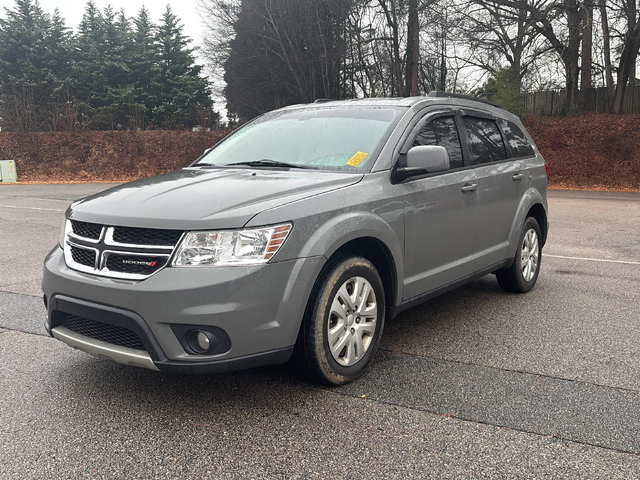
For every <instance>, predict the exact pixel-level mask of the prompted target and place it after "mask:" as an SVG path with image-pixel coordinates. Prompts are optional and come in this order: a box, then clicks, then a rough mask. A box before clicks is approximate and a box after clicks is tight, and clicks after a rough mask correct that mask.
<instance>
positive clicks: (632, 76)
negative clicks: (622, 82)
mask: <svg viewBox="0 0 640 480" xmlns="http://www.w3.org/2000/svg"><path fill="white" fill-rule="evenodd" d="M627 5H628V10H629V13H628V15H627V17H628V18H629V27H628V31H629V32H632V31H633V30H634V29H635V28H636V25H637V24H638V8H637V6H636V0H627ZM637 56H638V54H637V53H636V57H637ZM635 83H636V58H635V57H634V59H633V61H632V63H631V71H630V72H629V84H631V85H633V84H635Z"/></svg>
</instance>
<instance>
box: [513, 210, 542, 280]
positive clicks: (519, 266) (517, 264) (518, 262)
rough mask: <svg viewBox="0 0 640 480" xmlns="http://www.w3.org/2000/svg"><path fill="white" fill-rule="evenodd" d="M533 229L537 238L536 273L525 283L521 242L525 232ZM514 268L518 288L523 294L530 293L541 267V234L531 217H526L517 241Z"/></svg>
mask: <svg viewBox="0 0 640 480" xmlns="http://www.w3.org/2000/svg"><path fill="white" fill-rule="evenodd" d="M530 229H533V230H534V231H535V232H536V235H537V236H538V267H537V268H536V273H535V274H534V275H533V278H532V279H531V280H530V281H528V282H527V281H526V280H525V279H524V275H523V273H522V242H523V241H524V237H525V235H526V234H527V232H528V231H529V230H530ZM514 266H515V268H516V275H517V279H518V283H519V284H520V288H521V290H522V291H524V292H528V291H530V290H531V289H532V288H533V286H534V285H535V284H536V282H537V280H538V275H539V274H540V268H541V267H542V233H541V232H540V225H538V222H537V220H536V219H535V218H533V217H528V218H527V220H526V221H525V222H524V226H523V227H522V233H521V234H520V239H519V240H518V247H517V249H516V258H515V259H514Z"/></svg>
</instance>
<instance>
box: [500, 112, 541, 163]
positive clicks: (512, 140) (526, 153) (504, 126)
mask: <svg viewBox="0 0 640 480" xmlns="http://www.w3.org/2000/svg"><path fill="white" fill-rule="evenodd" d="M498 122H499V123H500V129H501V130H502V133H503V134H504V137H505V138H506V140H507V142H508V143H509V146H510V147H511V150H512V151H513V156H514V157H515V158H519V157H531V156H533V155H535V152H534V151H533V147H532V146H531V144H530V143H529V140H527V137H526V136H525V134H524V132H523V131H522V129H521V128H520V127H519V126H518V125H516V124H515V123H513V122H510V121H509V120H505V119H504V118H501V119H500V120H498Z"/></svg>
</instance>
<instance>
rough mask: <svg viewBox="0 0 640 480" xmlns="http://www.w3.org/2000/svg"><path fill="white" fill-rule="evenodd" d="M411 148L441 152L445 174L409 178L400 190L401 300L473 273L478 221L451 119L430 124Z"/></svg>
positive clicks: (470, 174) (471, 181)
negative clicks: (445, 157) (446, 163)
mask: <svg viewBox="0 0 640 480" xmlns="http://www.w3.org/2000/svg"><path fill="white" fill-rule="evenodd" d="M413 145H441V146H443V147H445V148H446V149H447V152H448V153H449V161H450V170H449V171H447V172H441V173H438V174H433V175H428V176H425V177H422V178H415V179H408V180H407V181H406V182H405V184H404V185H403V187H404V188H405V194H404V202H405V257H404V258H405V265H404V271H405V285H404V295H403V297H404V298H403V299H405V300H406V299H409V298H412V297H415V296H417V295H420V294H423V293H427V292H429V291H432V290H435V289H437V288H439V287H442V286H444V285H447V284H449V283H451V282H454V281H456V280H458V279H461V278H463V277H465V276H468V275H471V274H472V273H473V262H474V258H473V247H474V241H475V231H476V225H477V220H478V191H477V186H478V180H477V178H476V174H475V171H474V170H473V169H465V168H464V167H465V163H464V158H465V154H464V153H463V149H462V147H461V141H460V136H459V133H458V129H457V122H456V120H455V116H454V114H453V113H449V114H443V115H440V116H436V117H435V118H431V119H429V120H428V121H427V123H426V124H425V125H424V126H423V127H422V128H420V129H419V132H418V133H417V135H416V136H415V139H414V140H413Z"/></svg>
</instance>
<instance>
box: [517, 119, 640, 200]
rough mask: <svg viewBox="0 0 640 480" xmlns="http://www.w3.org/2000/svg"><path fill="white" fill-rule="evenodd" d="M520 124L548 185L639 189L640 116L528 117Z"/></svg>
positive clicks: (557, 186)
mask: <svg viewBox="0 0 640 480" xmlns="http://www.w3.org/2000/svg"><path fill="white" fill-rule="evenodd" d="M525 125H526V127H527V129H528V130H529V133H531V136H532V137H533V139H534V141H535V142H536V145H537V146H538V148H539V149H540V152H541V153H542V155H543V156H544V158H545V160H546V161H547V163H548V164H549V169H550V173H549V182H550V185H551V186H552V187H556V188H580V189H620V190H640V115H613V114H606V113H588V114H584V115H576V116H571V117H564V118H558V117H539V116H531V117H529V118H527V119H526V121H525Z"/></svg>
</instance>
